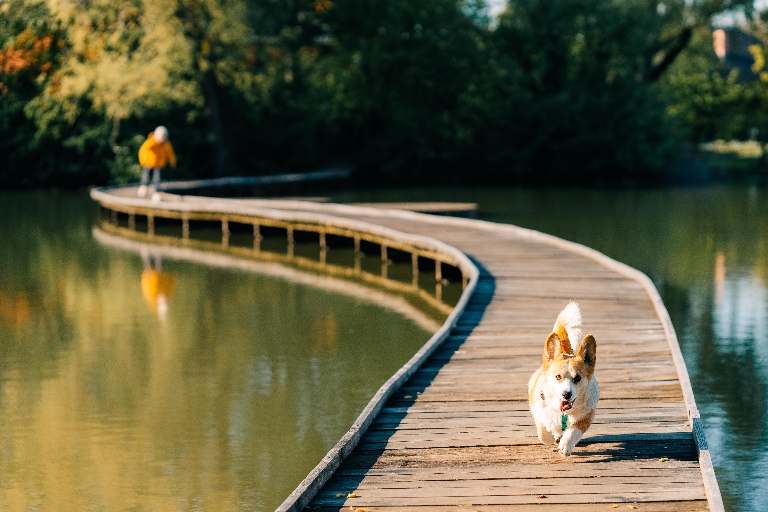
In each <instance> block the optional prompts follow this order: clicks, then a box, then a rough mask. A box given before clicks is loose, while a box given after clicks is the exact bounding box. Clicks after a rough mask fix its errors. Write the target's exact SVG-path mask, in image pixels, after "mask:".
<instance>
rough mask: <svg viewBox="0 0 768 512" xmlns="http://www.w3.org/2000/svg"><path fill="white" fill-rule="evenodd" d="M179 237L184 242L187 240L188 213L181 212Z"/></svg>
mask: <svg viewBox="0 0 768 512" xmlns="http://www.w3.org/2000/svg"><path fill="white" fill-rule="evenodd" d="M181 239H182V240H183V241H184V242H185V243H186V242H188V241H189V214H188V213H187V212H184V213H182V214H181Z"/></svg>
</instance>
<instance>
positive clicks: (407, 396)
mask: <svg viewBox="0 0 768 512" xmlns="http://www.w3.org/2000/svg"><path fill="white" fill-rule="evenodd" d="M403 398H413V397H412V396H411V395H405V396H404V397H403Z"/></svg>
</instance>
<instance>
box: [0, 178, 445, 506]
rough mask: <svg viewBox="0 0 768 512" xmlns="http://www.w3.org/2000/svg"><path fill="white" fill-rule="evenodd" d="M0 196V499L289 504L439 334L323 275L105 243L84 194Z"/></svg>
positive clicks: (25, 502) (18, 502) (23, 502)
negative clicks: (260, 269) (385, 386)
mask: <svg viewBox="0 0 768 512" xmlns="http://www.w3.org/2000/svg"><path fill="white" fill-rule="evenodd" d="M0 204H1V205H3V206H2V209H3V211H2V215H0V239H2V240H3V243H2V244H0V308H1V312H0V361H2V365H0V482H1V483H2V485H0V510H193V509H196V510H271V509H274V507H275V506H276V505H277V504H279V503H280V502H281V501H282V500H283V499H284V498H285V496H287V494H288V493H289V492H290V491H291V490H292V489H293V488H294V487H295V485H296V484H298V482H299V481H300V480H301V479H302V478H303V477H304V476H305V475H306V474H307V473H308V472H309V471H310V470H311V469H312V467H314V465H315V464H316V463H317V462H318V461H319V460H320V459H321V458H322V456H323V455H324V454H325V453H326V452H327V450H328V449H329V448H330V447H331V446H332V445H333V444H334V443H335V442H336V441H337V440H338V439H339V438H340V437H341V435H342V434H343V433H344V432H345V431H346V430H347V429H348V428H349V426H350V425H351V423H352V422H353V421H354V419H355V418H356V417H357V415H358V413H359V412H360V410H362V408H363V407H364V405H365V404H366V403H367V402H368V400H369V399H370V397H371V396H373V394H374V393H375V391H376V390H377V389H378V387H379V386H380V385H381V384H382V383H383V382H384V381H385V380H386V379H387V378H389V377H390V376H391V375H392V373H394V371H395V370H396V369H397V368H399V367H400V366H401V365H402V364H403V363H404V362H405V361H406V360H407V359H408V358H409V357H410V356H411V355H412V354H413V353H414V352H415V351H416V350H417V348H418V347H420V346H421V345H422V344H423V343H424V342H425V341H426V340H427V339H428V337H429V335H430V334H431V333H430V332H429V331H428V330H427V329H425V328H423V327H421V326H420V325H419V324H418V323H417V322H416V321H414V320H411V319H410V318H408V317H406V316H405V315H404V314H403V313H398V312H395V311H392V310H389V309H383V308H381V307H380V306H379V305H378V304H377V302H386V300H380V298H379V297H378V296H376V295H375V294H372V295H371V296H368V295H367V292H363V293H358V294H357V295H355V294H354V293H352V294H347V293H345V290H336V289H334V287H333V285H329V286H328V287H327V288H323V287H321V286H315V285H314V283H315V281H312V280H313V279H314V280H316V281H317V282H320V281H323V282H324V279H323V278H322V276H320V277H317V276H310V277H302V276H298V277H295V278H293V279H286V278H284V277H283V276H281V275H280V274H279V273H278V272H277V271H274V272H273V271H271V270H269V269H267V271H265V272H264V273H257V272H254V271H253V267H248V265H251V266H253V265H256V266H258V265H259V263H258V262H248V263H247V264H246V265H245V266H238V264H234V263H233V264H232V265H230V266H225V265H216V264H213V265H207V264H201V263H197V262H193V261H189V260H186V259H184V257H182V256H183V255H178V256H177V257H172V256H171V255H170V254H167V253H164V252H162V251H160V253H159V257H157V256H158V255H157V254H154V253H153V250H154V249H153V248H151V247H150V248H148V253H147V254H148V256H149V258H143V257H142V255H141V249H140V248H139V249H138V250H133V249H131V250H124V249H121V248H117V247H115V248H113V247H103V246H101V245H100V244H99V243H98V242H96V241H95V240H94V239H93V236H92V233H91V227H92V225H93V223H94V221H95V218H94V217H95V215H94V214H95V207H94V205H93V203H92V202H91V201H90V200H89V198H88V197H87V196H86V195H85V194H82V195H71V194H62V193H56V192H51V193H48V192H46V193H42V192H41V193H25V194H9V193H0ZM220 256H221V255H220ZM147 261H149V265H147ZM270 268H271V267H270ZM142 275H144V276H149V277H144V278H143V277H142ZM163 275H167V276H175V283H174V280H173V278H171V277H169V278H168V279H165V278H162V277H161V276H163ZM153 276H154V277H153ZM171 283H173V284H171ZM148 292H149V293H148ZM145 294H148V296H149V299H150V302H149V306H150V307H148V302H147V299H146V298H145ZM161 294H163V295H165V296H166V300H169V301H170V307H168V308H167V310H166V313H165V315H164V320H161V317H160V316H159V308H160V304H159V300H158V298H159V297H160V295H161ZM153 304H156V305H157V306H156V307H157V308H158V309H157V310H155V309H154V307H155V306H154V305H153ZM404 304H407V303H405V302H404ZM422 322H423V323H427V324H428V323H429V320H428V319H423V320H422ZM432 323H434V321H432Z"/></svg>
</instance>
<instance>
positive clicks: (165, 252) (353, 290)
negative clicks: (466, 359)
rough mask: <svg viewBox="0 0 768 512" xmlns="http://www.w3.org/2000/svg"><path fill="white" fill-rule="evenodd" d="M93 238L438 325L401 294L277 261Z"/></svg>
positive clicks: (99, 233)
mask: <svg viewBox="0 0 768 512" xmlns="http://www.w3.org/2000/svg"><path fill="white" fill-rule="evenodd" d="M93 237H94V238H95V239H96V240H98V241H99V243H102V244H104V245H106V246H108V247H114V248H116V249H120V250H123V251H128V252H134V253H137V254H141V253H142V251H152V253H153V254H158V255H160V256H162V257H163V258H165V259H169V260H184V261H192V262H194V263H200V264H202V265H206V266H209V267H218V268H228V269H237V270H242V271H245V272H252V273H254V274H261V275H267V276H272V277H277V278H279V279H285V280H286V281H290V282H292V283H298V284H302V285H307V286H313V287H315V288H320V289H323V290H327V291H330V292H334V293H341V294H344V295H347V296H350V297H356V298H359V299H360V300H364V301H366V302H375V303H378V304H382V305H385V306H386V307H387V308H389V309H391V310H392V311H396V312H397V313H400V314H401V315H403V316H404V317H406V318H408V319H409V320H411V321H413V322H414V323H415V324H417V325H418V326H419V327H421V328H422V329H425V330H427V331H433V332H434V331H436V330H438V329H439V328H440V324H438V323H437V321H436V320H434V319H433V318H431V317H430V316H428V315H426V314H424V313H423V312H422V311H420V310H419V309H417V308H416V307H414V306H413V305H411V304H410V303H408V302H407V301H406V300H405V299H403V298H402V297H401V296H399V295H395V294H389V293H385V292H382V291H378V290H375V289H372V288H369V287H366V286H363V285H361V284H356V283H352V282H349V281H342V280H339V279H327V278H325V277H324V276H321V275H317V274H312V273H308V272H302V271H300V270H296V269H293V268H291V267H287V266H285V265H280V264H278V263H271V262H264V261H249V260H245V259H242V258H236V257H233V256H229V255H227V254H218V253H214V252H206V251H199V250H196V249H191V248H187V247H169V246H163V245H156V244H149V243H144V242H139V241H135V240H130V239H127V238H123V237H120V236H116V235H112V234H109V233H107V232H105V231H103V230H101V229H99V228H94V229H93Z"/></svg>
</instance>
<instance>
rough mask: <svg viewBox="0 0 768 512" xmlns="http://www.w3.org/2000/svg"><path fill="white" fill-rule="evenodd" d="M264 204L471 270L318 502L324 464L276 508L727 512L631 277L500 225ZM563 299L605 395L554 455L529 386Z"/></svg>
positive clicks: (648, 297) (654, 299)
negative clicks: (424, 247) (361, 228)
mask: <svg viewBox="0 0 768 512" xmlns="http://www.w3.org/2000/svg"><path fill="white" fill-rule="evenodd" d="M257 203H258V202H254V204H257ZM271 206H272V207H281V208H290V209H291V210H295V209H303V210H305V211H307V210H313V211H315V212H322V213H325V214H329V215H334V216H338V217H346V218H351V219H353V220H364V221H366V222H369V223H370V222H372V223H375V224H378V225H382V226H385V227H388V228H391V229H394V230H397V231H400V232H404V233H411V234H417V235H422V236H428V237H432V238H435V239H438V240H440V241H443V242H445V243H447V244H449V245H451V246H453V247H456V248H458V249H459V250H461V251H463V252H464V253H466V254H467V255H469V256H470V257H471V258H472V259H473V260H474V262H475V263H476V265H477V267H478V268H479V269H480V278H479V281H478V282H477V285H476V286H475V287H474V291H473V293H472V295H471V297H470V298H469V302H468V303H467V304H466V309H464V311H463V313H462V314H461V316H460V317H459V319H458V322H457V323H456V324H455V325H454V326H453V328H452V329H451V331H450V334H449V335H448V337H447V339H446V340H445V342H444V343H443V344H442V345H440V347H439V348H438V349H437V350H436V351H435V352H434V353H433V354H432V355H431V356H430V357H429V358H428V359H427V360H426V361H425V362H424V363H423V364H422V365H421V366H420V367H419V369H418V370H417V371H416V372H415V373H414V374H413V375H412V376H411V377H410V378H409V379H408V380H407V381H406V382H405V384H404V385H402V387H400V389H399V390H397V392H396V393H394V394H393V395H392V396H390V397H389V398H388V399H387V400H386V402H384V403H383V408H381V410H380V412H379V413H378V415H376V417H375V418H374V419H373V422H372V424H371V426H370V428H369V429H368V430H367V432H365V434H364V435H363V436H362V438H361V439H360V441H359V443H358V444H357V445H356V447H355V448H354V450H353V451H351V453H350V454H349V455H348V456H347V457H346V459H345V460H344V461H343V462H342V463H341V466H340V467H338V469H336V470H335V471H334V472H333V475H332V476H330V479H328V480H327V482H325V484H324V485H323V486H322V488H320V489H319V491H318V492H316V494H314V495H313V492H315V491H317V489H316V487H318V486H319V484H321V483H322V482H323V481H325V480H326V479H327V477H328V476H329V474H330V470H331V469H333V467H331V466H329V467H328V468H326V469H327V471H325V472H323V471H322V470H316V471H315V472H313V475H310V477H308V478H309V480H308V481H305V482H304V484H303V487H300V488H299V489H298V490H297V491H296V492H295V493H294V494H293V495H292V496H291V498H289V500H287V501H286V503H284V505H283V506H282V509H283V510H296V509H298V508H300V506H301V505H302V504H304V503H305V502H306V500H307V499H308V498H309V497H310V496H312V499H311V501H309V503H308V506H307V508H308V509H313V510H329V511H330V510H340V509H342V508H343V509H345V510H347V509H348V508H349V507H353V510H359V509H365V510H370V511H374V510H382V511H391V512H394V511H396V510H403V509H405V508H408V509H409V510H414V507H415V508H416V509H419V510H430V511H435V512H437V511H442V510H449V509H450V510H457V507H466V508H459V509H458V510H502V509H507V508H512V507H514V509H515V510H526V509H528V508H531V509H533V508H536V509H537V510H568V511H580V510H584V511H586V510H603V509H605V510H610V509H611V508H617V507H615V506H613V505H617V506H618V507H620V508H621V509H626V507H627V506H629V508H636V509H637V510H710V509H711V510H722V501H721V498H720V494H719V490H718V488H717V482H716V480H715V479H714V473H713V470H712V465H711V460H710V459H709V452H708V450H707V448H706V441H705V440H704V438H703V433H702V432H701V426H700V420H699V419H698V412H697V410H696V405H695V401H694V399H693V395H692V392H691V391H690V383H689V382H688V377H687V372H686V371H685V367H684V363H683V362H682V358H681V355H680V353H679V347H678V346H677V340H676V338H675V334H674V331H673V330H672V327H671V323H670V322H669V318H668V316H667V314H666V311H665V310H664V308H663V305H661V304H660V300H659V299H658V295H657V294H656V292H655V290H654V289H652V285H650V281H648V280H647V278H645V277H644V276H642V275H641V274H639V273H638V272H637V271H634V270H632V269H629V268H627V267H625V266H623V265H621V264H618V263H616V262H613V261H612V260H609V259H608V258H606V257H604V256H601V255H599V254H596V253H594V251H591V250H589V249H586V248H583V247H580V246H576V245H575V244H569V243H567V242H563V241H559V240H556V239H553V238H551V237H546V236H543V235H539V234H535V233H531V232H527V231H525V230H521V229H519V228H514V227H509V226H503V227H502V226H497V225H492V224H489V223H483V222H479V221H472V220H464V219H461V220H459V219H440V218H435V217H428V216H424V215H418V214H404V213H403V214H399V215H395V214H392V215H384V214H382V213H381V212H371V211H365V210H362V209H359V208H352V207H337V206H334V205H327V206H326V205H306V204H297V203H285V204H282V205H280V204H278V203H273V204H272V205H271ZM571 299H575V300H577V301H578V302H579V305H580V306H581V309H582V313H583V318H584V325H583V330H584V332H585V333H591V334H593V335H594V336H595V338H596V339H597V342H598V350H597V353H598V363H597V370H596V375H597V378H598V380H599V382H600V389H601V400H600V403H599V405H598V409H597V414H596V416H595V421H594V423H593V425H592V427H591V428H590V429H589V431H588V432H587V433H586V435H585V438H584V439H583V440H582V441H581V443H579V444H578V445H577V447H576V449H575V450H574V453H573V455H572V456H571V457H569V458H562V457H560V456H559V455H558V454H557V453H556V452H554V451H552V448H551V447H545V446H543V445H541V444H540V443H539V441H538V439H537V438H536V432H535V427H534V424H533V420H532V418H531V417H530V414H529V412H528V404H527V382H528V378H529V377H530V375H531V373H532V372H533V371H534V370H535V369H536V368H537V367H538V366H539V364H540V360H541V352H542V349H543V342H544V340H545V338H546V336H547V335H548V334H549V332H550V329H551V327H552V324H553V322H554V319H555V317H556V316H557V313H558V312H559V311H560V310H561V309H562V307H563V306H564V305H565V304H566V303H567V302H568V301H569V300H571ZM694 433H695V435H694ZM352 444H354V443H352ZM349 447H350V448H351V447H352V445H351V444H350V446H349ZM321 465H322V464H321ZM329 468H330V469H329ZM315 477H319V479H315V480H312V478H315ZM313 486H314V488H313ZM308 489H312V490H311V491H309V490H308ZM351 493H354V495H353V496H354V497H352V498H350V497H348V495H350V494H351Z"/></svg>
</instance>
